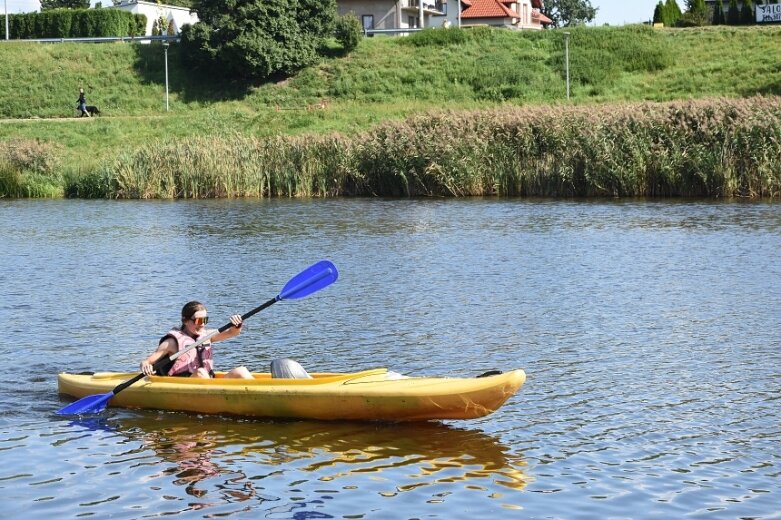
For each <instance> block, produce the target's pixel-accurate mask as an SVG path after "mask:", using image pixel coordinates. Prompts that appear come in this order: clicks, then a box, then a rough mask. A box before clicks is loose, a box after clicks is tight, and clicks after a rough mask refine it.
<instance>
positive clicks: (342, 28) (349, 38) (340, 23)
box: [334, 13, 363, 52]
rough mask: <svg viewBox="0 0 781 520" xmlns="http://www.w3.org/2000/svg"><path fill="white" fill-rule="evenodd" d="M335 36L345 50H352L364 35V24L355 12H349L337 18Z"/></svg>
mask: <svg viewBox="0 0 781 520" xmlns="http://www.w3.org/2000/svg"><path fill="white" fill-rule="evenodd" d="M334 37H335V38H336V41H338V42H339V43H341V44H342V49H343V50H344V52H352V51H353V50H355V48H356V47H358V43H359V42H360V41H361V38H362V37H363V26H362V25H361V22H360V21H359V20H358V18H356V17H355V15H354V14H353V13H347V14H346V15H344V16H340V17H338V18H337V19H336V28H335V29H334Z"/></svg>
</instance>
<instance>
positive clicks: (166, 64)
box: [163, 42, 168, 112]
mask: <svg viewBox="0 0 781 520" xmlns="http://www.w3.org/2000/svg"><path fill="white" fill-rule="evenodd" d="M163 50H164V51H165V111H166V112H168V42H163Z"/></svg>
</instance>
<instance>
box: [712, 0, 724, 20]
mask: <svg viewBox="0 0 781 520" xmlns="http://www.w3.org/2000/svg"><path fill="white" fill-rule="evenodd" d="M721 2H722V0H716V5H715V6H714V7H713V20H712V21H711V23H713V25H724V23H725V22H726V21H727V20H726V18H725V16H724V5H723V4H722V3H721Z"/></svg>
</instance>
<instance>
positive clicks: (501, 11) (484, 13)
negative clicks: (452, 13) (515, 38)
mask: <svg viewBox="0 0 781 520" xmlns="http://www.w3.org/2000/svg"><path fill="white" fill-rule="evenodd" d="M471 1H472V5H471V6H469V7H467V8H466V9H464V10H463V11H462V12H461V18H505V17H509V18H520V17H521V15H519V14H518V13H516V12H515V11H513V10H512V9H510V8H509V7H507V6H506V5H504V4H503V3H502V2H501V1H500V0H471ZM505 1H507V3H510V2H509V0H505Z"/></svg>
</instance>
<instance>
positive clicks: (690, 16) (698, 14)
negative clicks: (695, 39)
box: [681, 0, 711, 26]
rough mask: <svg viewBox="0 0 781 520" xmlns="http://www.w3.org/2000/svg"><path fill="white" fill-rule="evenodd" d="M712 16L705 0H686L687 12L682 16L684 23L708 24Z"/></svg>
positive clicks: (690, 24)
mask: <svg viewBox="0 0 781 520" xmlns="http://www.w3.org/2000/svg"><path fill="white" fill-rule="evenodd" d="M710 18H711V17H710V14H709V13H708V8H707V7H706V6H705V0H686V12H685V13H684V14H683V16H682V17H681V22H682V24H683V25H687V26H701V25H708V23H710Z"/></svg>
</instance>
